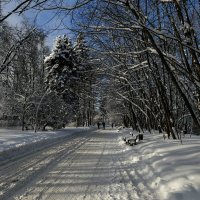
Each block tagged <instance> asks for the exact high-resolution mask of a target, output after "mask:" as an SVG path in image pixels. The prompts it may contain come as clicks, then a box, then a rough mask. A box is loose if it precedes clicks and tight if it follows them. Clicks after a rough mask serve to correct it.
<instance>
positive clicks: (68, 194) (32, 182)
mask: <svg viewBox="0 0 200 200" xmlns="http://www.w3.org/2000/svg"><path fill="white" fill-rule="evenodd" d="M128 152H132V153H134V154H137V151H128ZM127 156H130V155H127V152H126V151H125V150H124V145H123V146H122V145H120V144H119V141H118V133H116V132H115V131H111V130H105V131H103V130H101V131H95V132H93V133H91V134H87V135H84V136H79V137H77V138H73V139H71V140H70V142H69V141H68V142H63V144H60V145H57V146H55V147H53V148H51V150H49V149H48V150H46V151H42V152H41V153H40V154H39V153H38V154H37V155H34V156H29V157H28V158H25V160H24V161H23V162H21V163H17V164H16V165H15V166H13V165H12V166H9V167H7V168H5V169H3V170H2V169H1V180H6V179H7V184H6V185H5V183H4V181H3V183H4V185H2V184H1V187H2V188H4V190H6V189H5V188H8V189H7V191H8V193H7V194H9V195H7V196H6V195H4V199H6V198H5V197H8V196H9V197H10V198H7V199H18V200H19V199H21V200H29V199H34V200H45V199H48V200H57V199H59V200H62V199H63V200H64V199H69V200H75V199H77V200H81V199H85V200H89V199H91V200H93V199H95V200H98V199H99V200H101V199H102V200H111V199H114V200H118V199H120V200H123V199H124V200H133V199H134V200H135V199H140V200H141V199H142V200H145V199H146V200H147V199H148V200H156V197H155V195H154V192H153V191H152V190H151V189H150V188H148V186H147V185H146V181H145V177H143V176H142V175H141V174H140V173H139V170H140V169H139V168H138V166H137V165H136V163H134V162H127ZM140 167H141V164H140ZM14 169H16V170H15V171H13V170H14ZM22 179H24V180H22ZM8 180H9V181H8ZM1 182H2V181H1ZM12 185H13V187H12Z"/></svg>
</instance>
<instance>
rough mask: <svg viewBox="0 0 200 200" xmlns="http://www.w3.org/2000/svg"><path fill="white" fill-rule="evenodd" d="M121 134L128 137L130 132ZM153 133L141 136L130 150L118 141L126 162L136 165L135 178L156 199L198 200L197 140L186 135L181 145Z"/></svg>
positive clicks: (199, 162) (199, 141)
mask: <svg viewBox="0 0 200 200" xmlns="http://www.w3.org/2000/svg"><path fill="white" fill-rule="evenodd" d="M122 132H123V135H124V134H127V135H128V134H129V132H130V129H125V130H122ZM155 133H156V132H155ZM155 133H154V134H149V133H147V132H146V133H144V140H143V141H141V142H140V144H138V145H136V146H133V147H131V149H132V150H130V147H127V146H126V145H125V144H122V142H121V141H120V139H121V138H119V144H120V145H124V147H125V150H126V151H127V157H128V159H127V161H126V162H127V163H134V164H135V166H137V167H136V169H137V174H138V176H139V177H141V179H142V178H143V179H145V180H146V182H145V183H146V187H149V188H151V190H152V191H155V192H156V193H157V196H158V199H159V200H189V199H190V200H199V199H200V160H199V158H200V137H199V136H194V135H192V137H191V138H190V137H189V135H186V136H185V138H183V144H181V143H180V141H178V140H177V141H174V140H163V136H162V135H159V134H155ZM134 173H136V172H134ZM138 182H140V181H138Z"/></svg>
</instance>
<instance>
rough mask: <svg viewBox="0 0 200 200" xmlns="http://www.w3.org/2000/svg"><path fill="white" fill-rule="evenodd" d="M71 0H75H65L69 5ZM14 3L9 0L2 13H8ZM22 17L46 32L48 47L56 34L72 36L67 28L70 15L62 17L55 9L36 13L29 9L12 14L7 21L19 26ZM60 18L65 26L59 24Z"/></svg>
mask: <svg viewBox="0 0 200 200" xmlns="http://www.w3.org/2000/svg"><path fill="white" fill-rule="evenodd" d="M73 2H75V0H68V1H67V3H68V4H69V5H70V4H72V3H73ZM16 5H17V4H16V0H11V1H10V3H9V4H7V5H4V6H3V14H6V13H8V12H9V11H10V10H12V9H13V8H15V7H16ZM23 18H28V19H29V21H31V22H33V21H35V23H36V24H37V26H38V27H39V28H41V29H42V30H44V31H45V32H48V37H47V39H46V43H47V45H48V46H50V47H52V44H53V41H54V39H55V38H56V36H57V35H63V34H67V35H69V36H72V33H71V32H70V31H69V30H67V27H70V26H71V16H70V15H67V16H65V17H64V16H63V15H58V13H57V11H42V12H40V13H39V14H38V12H36V11H33V10H30V11H28V12H26V13H25V14H23V15H20V16H19V15H17V14H13V15H11V16H10V17H9V18H8V19H7V21H8V23H9V24H10V25H13V26H20V24H21V22H22V21H23ZM61 18H63V19H64V23H65V26H66V27H64V26H60V19H61ZM58 29H63V30H58Z"/></svg>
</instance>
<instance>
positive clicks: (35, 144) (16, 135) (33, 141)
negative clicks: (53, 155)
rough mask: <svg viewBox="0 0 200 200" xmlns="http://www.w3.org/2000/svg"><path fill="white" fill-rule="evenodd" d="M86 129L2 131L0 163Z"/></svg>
mask: <svg viewBox="0 0 200 200" xmlns="http://www.w3.org/2000/svg"><path fill="white" fill-rule="evenodd" d="M87 129H88V127H85V128H83V127H82V128H74V127H67V128H65V129H61V130H58V131H38V132H37V133H35V132H34V131H21V130H19V129H18V130H17V129H2V128H1V129H0V162H2V161H4V160H6V159H8V158H12V157H13V156H16V155H17V154H22V153H25V152H26V151H34V150H37V149H38V148H41V147H44V146H47V145H49V144H52V142H55V141H56V140H58V139H62V138H63V137H69V136H70V135H72V134H74V133H77V132H80V131H84V130H87Z"/></svg>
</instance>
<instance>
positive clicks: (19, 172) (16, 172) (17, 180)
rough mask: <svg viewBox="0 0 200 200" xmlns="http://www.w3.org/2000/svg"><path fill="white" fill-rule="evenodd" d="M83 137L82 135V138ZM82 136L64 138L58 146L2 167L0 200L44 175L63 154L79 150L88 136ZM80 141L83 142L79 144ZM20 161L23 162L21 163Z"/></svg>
mask: <svg viewBox="0 0 200 200" xmlns="http://www.w3.org/2000/svg"><path fill="white" fill-rule="evenodd" d="M91 132H92V131H91ZM85 135H86V134H85V133H83V136H85ZM83 136H82V137H81V136H80V134H77V135H76V134H75V136H72V137H70V138H66V141H62V142H61V143H60V144H56V145H54V146H53V147H48V148H46V149H42V150H41V151H39V152H36V153H34V154H32V155H28V156H27V157H26V158H23V159H20V160H18V161H14V165H13V164H12V163H11V164H9V165H8V167H6V166H7V165H6V166H5V167H4V166H3V167H2V168H3V169H1V174H3V175H1V179H0V180H1V184H0V191H1V193H0V199H2V200H4V199H8V198H9V197H12V196H13V195H14V193H15V192H16V191H17V190H20V189H21V188H23V187H24V186H25V185H26V184H28V183H29V182H30V181H32V180H33V179H35V177H37V176H39V175H41V174H42V173H44V172H45V171H46V170H47V168H50V167H51V166H52V165H54V164H55V163H57V162H58V161H59V160H60V159H62V156H63V154H64V155H65V154H71V153H73V151H75V150H76V149H77V148H80V146H81V145H83V144H84V142H86V141H87V140H88V136H87V137H83ZM68 140H70V141H68ZM81 141H83V142H82V143H81ZM21 161H23V162H22V163H21Z"/></svg>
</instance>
